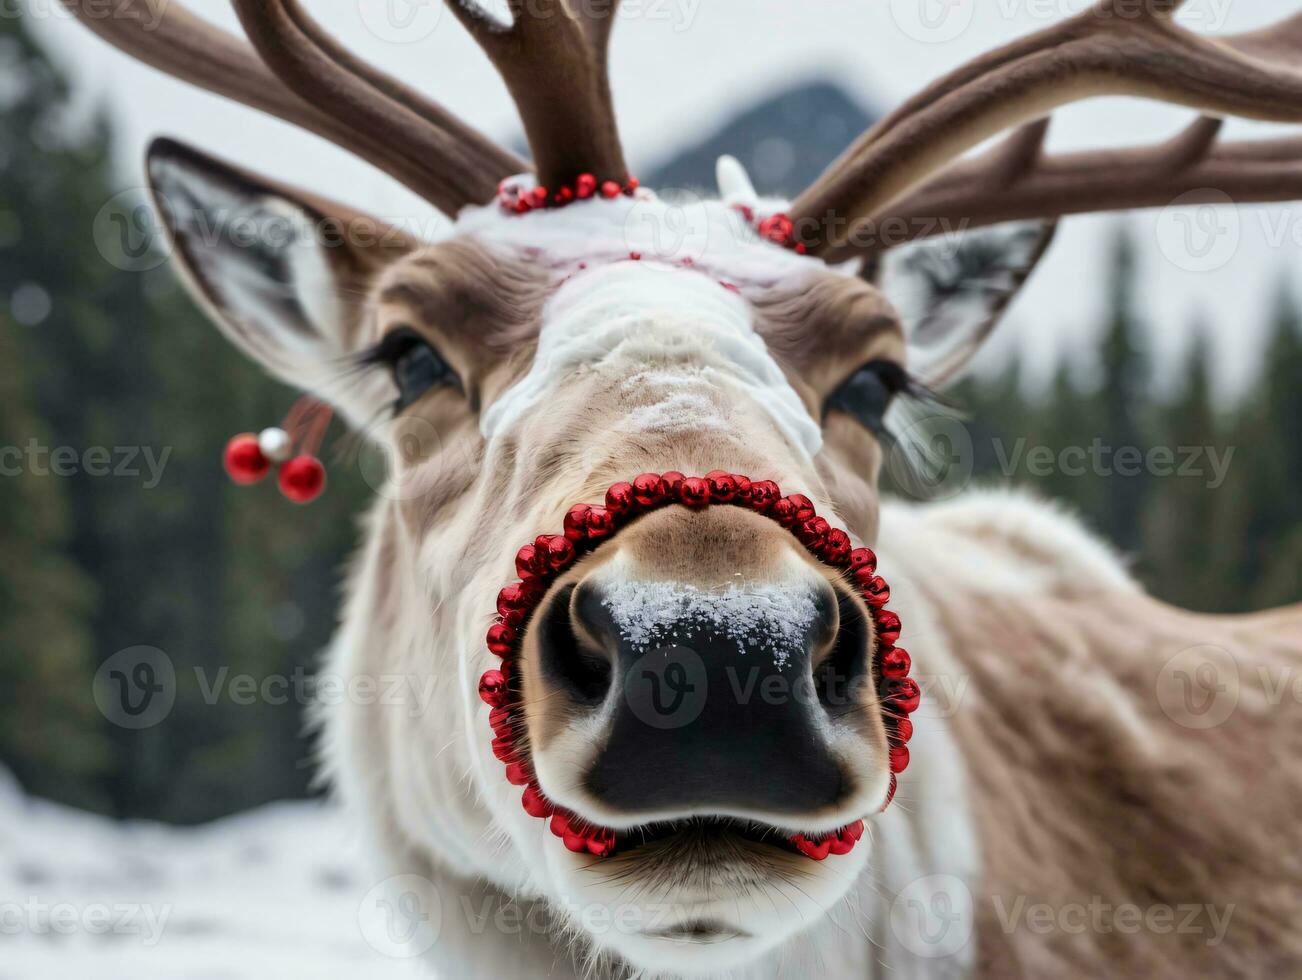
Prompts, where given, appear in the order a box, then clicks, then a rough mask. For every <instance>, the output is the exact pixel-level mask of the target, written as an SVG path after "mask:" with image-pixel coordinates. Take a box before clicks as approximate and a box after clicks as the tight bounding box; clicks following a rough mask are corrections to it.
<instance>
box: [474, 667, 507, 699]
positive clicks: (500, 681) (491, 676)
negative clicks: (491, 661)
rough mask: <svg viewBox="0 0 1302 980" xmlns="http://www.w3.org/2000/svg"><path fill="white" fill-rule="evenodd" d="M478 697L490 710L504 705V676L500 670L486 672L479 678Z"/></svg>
mask: <svg viewBox="0 0 1302 980" xmlns="http://www.w3.org/2000/svg"><path fill="white" fill-rule="evenodd" d="M479 696H480V697H481V698H482V699H483V701H484V704H486V705H488V706H489V707H490V708H501V707H503V706H504V705H505V703H506V675H505V674H503V673H502V672H501V671H500V670H486V671H484V673H483V676H481V677H480V678H479Z"/></svg>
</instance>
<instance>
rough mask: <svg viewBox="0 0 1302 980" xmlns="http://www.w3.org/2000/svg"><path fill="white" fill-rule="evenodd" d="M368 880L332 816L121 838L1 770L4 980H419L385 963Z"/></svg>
mask: <svg viewBox="0 0 1302 980" xmlns="http://www.w3.org/2000/svg"><path fill="white" fill-rule="evenodd" d="M377 881H378V876H377V875H376V874H374V873H373V872H369V871H368V870H367V864H366V861H365V860H364V859H363V857H362V849H361V848H360V846H359V845H358V844H357V842H356V841H355V840H354V839H353V838H352V836H351V835H350V833H349V831H348V830H347V828H346V826H345V824H344V821H343V819H342V817H341V815H340V814H339V813H338V812H337V811H335V810H334V809H332V808H330V807H329V806H324V805H318V804H315V803H278V804H273V805H271V806H267V807H263V808H261V809H258V810H253V811H250V812H249V813H245V814H241V815H239V816H235V817H230V818H227V819H225V820H220V821H217V822H215V823H212V824H208V825H206V826H204V827H198V828H175V827H165V826H160V825H157V824H144V823H141V824H120V823H114V822H112V821H109V820H105V819H103V818H101V817H96V816H92V815H89V814H86V813H83V812H80V811H76V810H71V809H68V808H65V807H61V806H57V805H55V804H52V803H48V802H45V801H41V800H33V799H29V798H27V797H25V796H24V795H23V794H22V792H21V790H20V789H19V788H18V787H17V786H16V785H15V784H14V783H13V781H12V780H11V779H9V777H8V776H7V774H6V773H4V772H3V770H0V980H61V978H65V977H67V978H76V980H87V978H93V980H152V978H159V980H235V978H249V980H268V978H273V977H274V978H276V980H288V978H300V977H301V978H305V980H306V978H311V980H332V978H336V977H338V978H345V977H346V978H349V980H354V978H358V977H365V978H367V980H370V978H377V980H387V978H416V977H421V976H428V975H427V974H425V973H422V972H421V970H420V969H419V968H418V967H417V966H416V965H415V963H414V962H412V961H409V960H404V959H402V958H398V957H395V956H393V955H390V954H391V953H392V952H393V950H394V947H390V946H389V945H388V944H387V942H386V941H385V938H384V936H385V926H384V923H383V921H382V908H383V905H382V903H381V902H379V901H377V898H376V895H377V893H376V891H375V886H376V884H377Z"/></svg>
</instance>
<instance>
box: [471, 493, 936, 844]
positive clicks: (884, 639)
mask: <svg viewBox="0 0 1302 980" xmlns="http://www.w3.org/2000/svg"><path fill="white" fill-rule="evenodd" d="M671 505H681V506H686V507H691V508H695V509H699V508H703V507H708V506H711V505H730V506H734V507H746V508H749V509H750V510H752V511H754V512H755V513H757V514H762V515H764V516H765V517H768V518H770V519H771V520H774V521H777V523H779V524H781V525H782V526H783V527H785V528H788V529H789V530H790V531H791V532H792V533H793V534H794V535H795V536H796V538H797V540H799V541H800V543H801V544H803V545H804V546H805V548H806V549H808V551H809V552H810V553H811V554H812V555H813V556H814V557H815V558H817V559H819V560H820V561H822V562H823V563H824V564H827V565H830V566H831V567H833V568H836V569H838V570H840V571H841V572H842V573H843V574H845V575H846V576H847V577H848V579H849V581H850V582H851V583H852V584H853V585H854V587H855V588H856V589H858V590H859V593H860V594H861V595H862V596H863V598H864V601H865V602H866V603H867V605H868V608H869V610H870V611H871V613H872V619H873V624H874V627H875V632H876V636H877V650H876V655H875V657H874V667H875V670H876V674H877V678H878V685H879V688H878V693H879V696H880V698H881V701H882V704H883V705H884V707H885V708H886V709H887V710H886V711H885V712H884V715H885V719H886V728H887V733H888V735H889V739H890V768H891V779H890V788H889V789H888V790H887V793H886V800H885V802H884V803H883V804H882V809H883V810H884V809H885V808H886V807H887V806H888V805H889V804H890V802H891V800H892V798H894V796H895V786H896V773H900V772H903V771H904V769H905V768H906V767H907V766H908V764H909V750H908V742H909V739H910V738H911V737H912V735H913V723H912V722H911V721H910V720H909V718H908V715H910V714H912V713H913V712H914V711H916V710H917V708H918V703H919V700H920V699H921V691H920V690H919V688H918V685H917V682H916V681H914V680H913V679H912V678H910V677H909V676H908V675H909V668H910V666H911V664H910V660H909V655H908V653H907V652H906V651H905V650H904V649H903V648H901V647H897V646H896V645H895V643H896V641H897V640H898V639H899V637H900V617H899V616H897V615H895V613H893V612H891V611H890V610H889V609H887V608H886V603H887V602H888V601H890V588H889V586H887V584H886V582H885V581H884V580H883V579H882V577H881V576H880V575H878V574H877V556H876V555H874V554H873V552H872V551H871V550H869V549H868V548H853V547H852V546H851V541H850V536H849V535H848V534H847V533H846V532H845V531H842V530H841V529H839V528H834V527H832V526H831V524H829V523H828V522H827V521H826V520H825V519H824V518H822V517H819V516H818V515H817V514H816V513H815V512H814V505H813V503H812V502H811V501H810V499H809V498H808V497H806V496H805V495H804V494H799V493H796V494H791V495H790V496H786V497H784V496H783V495H782V491H781V490H780V489H779V488H778V485H777V484H776V483H774V482H773V481H772V480H755V481H752V480H750V479H749V478H747V477H745V476H741V475H739V474H735V473H725V472H724V471H722V470H714V471H713V472H710V473H707V474H706V475H705V476H704V477H686V476H684V475H683V474H682V473H678V472H669V473H643V474H641V475H639V476H637V477H635V478H634V479H633V481H632V482H631V483H616V484H613V485H612V486H611V487H610V489H608V490H607V491H606V500H605V504H604V505H598V504H576V505H575V506H573V507H571V508H570V509H569V511H568V513H566V515H565V521H564V532H563V533H561V534H544V535H540V536H539V537H537V538H535V539H534V541H533V543H532V544H526V545H525V546H524V547H522V548H521V549H520V550H519V552H517V553H516V556H515V568H516V572H517V573H518V574H519V576H520V581H518V582H515V583H513V584H511V585H508V586H506V587H505V588H503V589H502V590H501V591H500V592H499V593H498V594H497V620H496V621H495V622H494V623H493V625H492V626H490V627H489V629H488V637H487V640H488V649H489V651H490V652H491V653H492V654H493V655H494V656H496V657H500V658H501V664H500V666H498V667H496V668H493V669H490V670H486V671H485V672H484V673H483V675H482V676H481V677H480V679H479V696H480V697H481V698H482V699H483V700H484V702H485V703H487V704H488V706H489V707H490V708H491V709H492V710H491V711H490V712H489V716H488V720H489V724H490V725H491V726H492V729H493V735H494V738H493V754H494V755H495V756H496V757H497V758H498V760H500V761H501V762H502V763H503V764H504V765H505V767H506V779H507V781H508V782H509V783H512V784H514V785H516V786H523V787H524V793H523V795H522V797H521V803H522V804H523V806H524V809H525V811H526V812H527V813H529V814H530V815H531V816H534V817H540V818H543V819H549V820H550V825H551V831H552V833H553V834H555V835H556V836H557V837H559V838H561V839H562V841H563V842H564V844H565V846H566V848H568V849H569V850H571V851H574V852H575V853H580V854H582V853H587V854H591V855H593V856H594V857H607V856H609V855H611V854H613V853H614V852H615V851H616V849H617V848H618V846H619V843H620V841H619V835H618V832H617V831H615V830H612V829H610V828H608V827H599V826H596V825H595V824H593V823H591V822H589V821H587V820H585V819H584V818H583V817H580V816H579V815H578V814H576V813H574V812H573V811H570V810H567V809H564V808H563V807H560V806H558V805H557V804H555V803H554V802H552V801H551V800H549V799H548V798H547V796H546V794H545V793H544V792H543V790H542V787H541V786H540V785H539V783H538V779H537V776H536V774H535V773H534V770H533V765H532V763H531V760H530V758H529V756H528V754H527V750H522V746H521V744H520V742H521V735H522V732H521V730H520V725H521V722H522V717H521V715H522V712H521V710H520V677H519V671H518V670H517V669H516V663H517V658H518V656H519V651H520V642H521V638H522V636H523V632H524V627H525V625H526V624H527V622H528V620H529V617H530V615H531V614H532V613H533V612H534V610H535V609H537V607H538V604H539V603H540V602H541V601H542V598H543V596H544V595H545V594H546V592H547V589H548V586H549V584H550V583H551V581H552V580H553V579H554V578H555V577H556V576H557V575H559V574H561V573H562V572H564V571H565V570H566V569H567V568H569V567H570V566H571V565H573V563H574V562H575V561H576V560H577V559H578V558H579V557H580V556H581V555H583V554H584V553H586V552H589V551H591V550H592V549H593V548H595V547H596V546H597V545H598V544H600V542H602V541H604V540H606V539H607V538H609V537H610V536H611V535H612V534H614V533H615V531H616V530H617V529H618V528H619V526H620V525H621V524H626V523H627V522H628V521H630V520H632V519H633V518H635V517H637V516H639V515H641V514H645V513H647V512H648V511H651V510H655V509H657V508H660V507H666V506H671ZM863 827H864V824H863V821H862V820H856V821H854V822H853V823H851V824H848V825H846V826H844V827H841V828H840V829H839V830H836V831H833V832H831V833H828V834H822V835H818V836H814V837H810V836H806V835H804V834H795V835H793V836H792V837H791V838H790V839H789V842H790V843H791V845H792V846H793V847H795V848H796V850H798V851H800V853H802V854H804V855H806V856H807V857H810V858H813V859H814V860H816V861H821V860H823V859H824V858H826V857H827V856H828V855H829V854H847V853H849V852H850V851H851V850H853V848H854V846H855V844H856V843H857V842H858V841H859V838H860V837H861V836H862V834H863Z"/></svg>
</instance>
